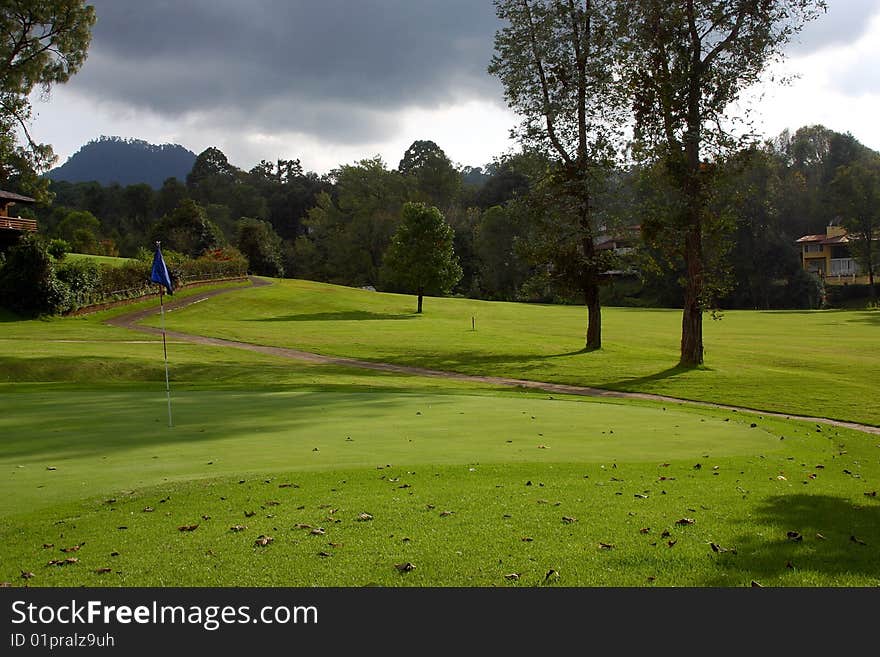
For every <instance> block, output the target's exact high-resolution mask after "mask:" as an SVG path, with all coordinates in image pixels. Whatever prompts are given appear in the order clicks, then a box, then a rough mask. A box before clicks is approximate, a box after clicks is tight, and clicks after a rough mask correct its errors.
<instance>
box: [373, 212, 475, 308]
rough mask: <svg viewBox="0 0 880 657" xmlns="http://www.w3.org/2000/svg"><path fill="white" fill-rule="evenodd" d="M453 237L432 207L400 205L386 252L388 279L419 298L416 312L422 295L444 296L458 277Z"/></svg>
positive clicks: (450, 228) (458, 270) (459, 269)
mask: <svg viewBox="0 0 880 657" xmlns="http://www.w3.org/2000/svg"><path fill="white" fill-rule="evenodd" d="M454 239H455V234H454V232H453V230H452V227H451V226H450V225H449V224H447V223H446V220H445V219H444V218H443V215H442V214H441V213H440V210H438V209H437V208H435V207H429V206H426V205H425V204H424V203H407V204H406V205H404V206H403V213H402V220H401V222H400V227H399V228H398V229H397V232H396V233H395V234H394V237H393V239H392V240H391V246H389V247H388V251H386V252H385V260H384V263H383V264H384V267H385V273H386V276H387V278H388V280H390V281H392V282H393V284H395V285H397V286H400V287H401V288H402V289H403V290H405V291H407V292H410V293H412V294H416V295H418V306H417V309H416V312H417V313H421V312H422V298H423V297H424V295H426V294H428V295H438V294H447V293H448V292H449V291H450V290H451V289H452V287H453V286H454V285H455V284H456V283H457V282H458V281H459V279H460V278H461V273H462V272H461V266H460V265H459V263H458V258H457V257H456V255H455V249H454V247H453V242H454Z"/></svg>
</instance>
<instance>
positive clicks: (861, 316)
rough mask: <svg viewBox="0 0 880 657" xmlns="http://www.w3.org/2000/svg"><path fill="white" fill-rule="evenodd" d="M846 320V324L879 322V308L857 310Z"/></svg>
mask: <svg viewBox="0 0 880 657" xmlns="http://www.w3.org/2000/svg"><path fill="white" fill-rule="evenodd" d="M846 321H847V323H848V324H880V310H862V311H858V312H857V314H855V316H854V317H852V318H850V319H848V320H846Z"/></svg>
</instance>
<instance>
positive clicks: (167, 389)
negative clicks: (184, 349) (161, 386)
mask: <svg viewBox="0 0 880 657" xmlns="http://www.w3.org/2000/svg"><path fill="white" fill-rule="evenodd" d="M159 308H160V309H161V311H162V351H163V352H164V354H165V395H166V396H167V397H168V428H169V429H170V428H171V427H173V426H174V424H173V422H172V420H171V384H170V383H169V382H168V345H167V344H166V342H165V291H164V290H163V289H162V286H161V285H160V286H159Z"/></svg>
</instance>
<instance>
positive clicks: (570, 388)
mask: <svg viewBox="0 0 880 657" xmlns="http://www.w3.org/2000/svg"><path fill="white" fill-rule="evenodd" d="M249 280H250V282H251V284H252V286H253V287H264V286H266V285H271V284H272V283H270V282H269V281H266V280H265V279H262V278H257V277H254V276H251V277H249ZM248 289H250V288H221V289H216V290H208V291H205V292H200V293H198V294H195V295H192V296H189V297H186V298H182V299H173V298H172V299H171V300H169V301H168V303H166V304H165V309H166V311H168V310H174V309H177V308H184V307H186V306H190V305H192V304H194V303H199V302H201V301H204V300H205V299H210V298H211V297H215V296H217V295H219V294H227V293H231V292H239V291H242V290H248ZM159 312H160V309H159V308H149V309H146V310H139V311H137V312H133V313H128V314H125V315H119V316H117V317H114V318H112V319H109V320H107V323H108V324H111V325H113V326H118V327H121V328H127V329H131V330H133V331H140V332H141V333H150V334H153V335H162V330H161V329H157V328H153V327H150V326H141V325H140V324H138V322H140V321H141V320H143V319H145V318H146V317H150V316H151V315H156V314H158V313H159ZM165 334H166V336H167V337H169V338H173V339H176V340H181V341H183V342H190V343H193V344H202V345H212V346H215V347H232V348H235V349H245V350H247V351H255V352H257V353H261V354H268V355H270V356H279V357H282V358H291V359H294V360H300V361H305V362H308V363H321V364H330V365H342V366H345V367H358V368H361V369H368V370H377V371H381V372H395V373H398V374H412V375H417V376H428V377H435V378H442V379H452V380H456V381H465V382H470V383H484V384H488V385H498V386H508V387H519V388H528V389H533V390H542V391H545V392H555V393H558V394H565V395H581V396H584V397H604V398H612V399H645V400H649V401H660V402H667V403H669V404H687V405H689V406H698V407H703V408H717V409H722V410H729V411H735V412H742V413H754V414H760V415H763V416H766V417H778V418H784V419H787V420H804V421H808V422H815V423H817V424H826V425H831V426H835V427H844V428H847V429H855V430H856V431H862V432H864V433H870V434H875V435H880V427H874V426H871V425H867V424H859V423H857V422H845V421H842V420H832V419H830V418H824V417H810V416H805V415H792V414H790V413H775V412H771V411H763V410H760V409H754V408H746V407H743V406H730V405H727V404H715V403H712V402H703V401H693V400H689V399H680V398H677V397H667V396H665V395H655V394H650V393H646V392H623V391H618V390H605V389H603V388H591V387H589V386H575V385H568V384H564V383H547V382H544V381H529V380H527V379H512V378H507V377H500V376H477V375H474V374H459V373H457V372H444V371H441V370H430V369H426V368H423V367H411V366H408V365H394V364H392V363H375V362H372V361H367V360H358V359H356V358H345V357H343V356H323V355H321V354H314V353H311V352H308V351H299V350H297V349H287V348H285V347H268V346H264V345H258V344H252V343H249V342H238V341H236V340H224V339H222V338H209V337H206V336H202V335H192V334H189V333H179V332H177V331H166V332H165Z"/></svg>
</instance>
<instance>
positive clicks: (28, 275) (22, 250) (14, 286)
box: [0, 235, 70, 316]
mask: <svg viewBox="0 0 880 657" xmlns="http://www.w3.org/2000/svg"><path fill="white" fill-rule="evenodd" d="M68 297H69V290H68V288H67V286H66V285H65V284H64V283H63V282H62V281H60V280H58V277H57V276H56V274H55V267H54V265H53V262H52V256H50V255H49V252H48V251H47V250H46V246H45V245H44V244H43V242H42V241H41V240H40V239H39V237H38V236H35V235H29V236H27V237H24V238H23V239H22V240H21V242H19V243H18V244H16V245H15V246H14V247H12V248H11V249H10V250H9V253H8V255H7V257H6V262H5V263H3V268H2V270H0V305H3V306H5V307H6V308H9V309H10V310H13V311H15V312H17V313H19V314H21V315H31V316H33V315H51V314H55V313H58V312H61V311H63V310H65V309H67V308H68V307H69V305H70V303H69V298H68Z"/></svg>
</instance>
